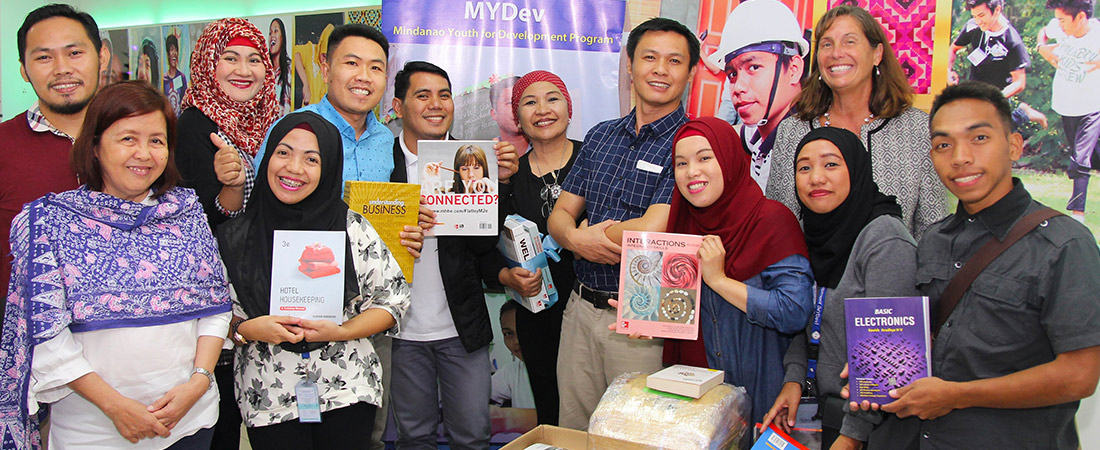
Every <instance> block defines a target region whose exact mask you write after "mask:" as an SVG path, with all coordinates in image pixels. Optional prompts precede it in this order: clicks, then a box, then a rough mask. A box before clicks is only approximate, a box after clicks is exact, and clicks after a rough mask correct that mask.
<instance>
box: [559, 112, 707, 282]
mask: <svg viewBox="0 0 1100 450" xmlns="http://www.w3.org/2000/svg"><path fill="white" fill-rule="evenodd" d="M635 114H636V111H631V112H630V114H627V115H626V117H623V118H620V119H614V120H608V121H605V122H601V123H599V124H598V125H596V126H595V127H592V129H591V130H589V131H588V135H587V136H586V137H585V139H584V145H583V146H581V150H580V154H579V155H578V156H577V161H576V162H575V163H574V166H573V169H572V170H570V171H569V175H568V176H567V177H566V179H565V184H564V185H563V186H562V189H563V190H565V191H568V192H570V193H573V194H576V195H579V196H581V197H584V206H585V210H587V211H588V223H590V224H597V223H600V222H603V221H605V220H619V221H623V220H630V219H636V218H638V217H641V216H642V214H644V213H645V211H646V209H647V208H649V206H650V205H654V204H658V203H666V204H667V203H668V202H669V201H670V200H671V198H672V190H673V189H675V186H676V182H675V179H674V178H673V176H672V138H673V137H674V136H675V134H676V130H677V129H679V128H680V126H681V125H683V124H685V123H687V121H688V117H687V114H685V113H684V108H683V106H681V107H679V108H677V109H676V111H673V112H672V113H669V114H668V115H666V116H664V117H662V118H660V119H657V120H656V121H654V122H652V123H648V124H646V125H643V126H642V128H641V131H640V132H638V133H635V132H634V125H635V123H636V122H635V121H636V116H635ZM573 268H574V270H575V271H576V272H577V279H578V280H580V282H582V283H584V284H585V285H586V286H588V287H590V288H593V289H599V290H603V291H610V292H616V291H618V290H619V264H615V265H608V264H598V263H594V262H591V261H588V260H584V259H578V260H576V261H575V262H574V263H573Z"/></svg>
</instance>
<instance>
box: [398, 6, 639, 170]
mask: <svg viewBox="0 0 1100 450" xmlns="http://www.w3.org/2000/svg"><path fill="white" fill-rule="evenodd" d="M625 5H626V2H625V1H623V0H527V1H524V0H513V1H455V0H384V1H383V2H382V30H383V31H384V32H385V33H386V37H387V38H389V40H390V44H391V45H390V70H389V73H390V77H391V79H392V77H393V75H394V74H396V73H397V71H398V70H399V69H400V68H401V66H403V65H404V64H405V62H407V61H415V60H424V61H429V62H432V63H434V64H436V65H439V66H440V67H442V68H443V69H444V70H446V71H447V73H448V74H449V76H450V78H451V86H452V90H453V92H454V99H455V126H454V128H453V134H454V135H455V136H456V137H458V138H461V139H490V138H495V137H503V136H505V135H506V134H507V133H508V131H509V130H508V129H507V127H509V126H510V124H509V123H508V122H509V121H510V120H511V116H512V114H511V110H510V98H507V99H505V97H510V94H511V89H510V87H507V88H504V87H503V86H505V85H507V86H510V84H511V83H510V81H512V80H510V79H512V78H513V77H519V76H522V75H524V74H526V73H527V72H530V71H532V70H536V69H542V70H548V71H550V72H553V73H555V74H557V75H558V76H560V77H561V78H562V80H564V81H565V84H566V86H567V87H568V88H569V93H570V95H571V97H572V99H573V120H572V122H571V124H570V127H569V136H570V137H572V138H575V139H581V138H583V137H584V133H585V132H586V131H588V129H589V128H591V127H592V126H593V125H595V124H596V123H598V122H600V121H603V120H607V119H610V118H614V117H616V116H617V115H618V104H619V103H618V102H619V99H618V91H617V88H618V71H619V49H620V47H621V46H622V44H623V22H624V13H625ZM502 81H503V82H504V84H502V85H501V86H502V87H498V88H496V89H491V87H492V85H494V84H496V83H499V82H502ZM490 91H493V92H492V93H493V95H492V98H490V97H491V95H490ZM498 93H499V94H502V95H496V94H498ZM391 95H392V94H391ZM493 100H497V102H496V104H494V102H493ZM384 106H387V107H388V106H390V105H388V104H385V105H384ZM505 112H506V113H507V114H504V113H505ZM505 116H506V117H505ZM494 118H496V119H497V120H494ZM521 151H522V150H521Z"/></svg>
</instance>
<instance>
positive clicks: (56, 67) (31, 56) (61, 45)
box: [0, 4, 110, 311]
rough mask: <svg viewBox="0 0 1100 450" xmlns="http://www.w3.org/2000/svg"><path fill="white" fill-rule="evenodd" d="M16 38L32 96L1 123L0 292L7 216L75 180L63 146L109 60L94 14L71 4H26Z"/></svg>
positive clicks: (7, 262)
mask: <svg viewBox="0 0 1100 450" xmlns="http://www.w3.org/2000/svg"><path fill="white" fill-rule="evenodd" d="M17 39H18V46H19V62H20V67H19V71H20V73H21V74H22V75H23V80H25V81H27V82H28V83H30V84H31V87H32V88H34V94H35V95H36V96H37V97H38V102H37V103H36V104H35V105H34V106H32V107H31V108H30V109H29V110H27V112H26V113H24V114H17V115H16V116H15V117H13V118H12V119H11V120H8V121H6V122H4V123H2V124H0V137H2V138H3V144H0V155H2V156H0V230H2V231H0V252H2V253H0V254H2V261H3V263H2V264H0V294H3V296H4V298H6V297H7V292H8V277H9V276H10V275H11V256H10V255H11V248H10V247H9V243H8V233H9V229H10V228H11V221H12V219H13V218H14V217H15V215H16V214H18V213H19V211H20V210H22V208H23V204H24V203H28V202H30V201H32V200H34V199H37V198H38V197H41V196H42V195H44V194H46V193H47V192H62V191H67V190H69V189H75V188H76V187H77V186H79V185H80V182H79V180H77V178H76V174H75V173H74V172H73V170H72V168H71V167H70V165H69V152H70V151H71V150H72V147H73V140H74V138H75V136H76V135H78V134H80V126H81V124H83V122H84V112H85V111H86V110H87V106H88V103H89V102H91V100H92V96H94V95H95V93H96V91H97V90H98V89H99V73H100V71H103V70H106V69H107V63H108V62H109V60H110V55H109V54H108V52H107V51H106V49H103V48H101V42H100V38H99V27H98V26H97V25H96V23H95V20H94V19H92V16H90V15H88V14H87V13H84V12H80V11H77V10H75V9H73V7H71V6H69V5H60V4H53V5H47V6H43V7H41V8H38V9H36V10H34V11H32V12H31V13H30V14H28V15H27V18H26V19H25V20H24V21H23V26H21V27H19V32H18V36H17ZM2 310H3V307H2V306H0V311H2Z"/></svg>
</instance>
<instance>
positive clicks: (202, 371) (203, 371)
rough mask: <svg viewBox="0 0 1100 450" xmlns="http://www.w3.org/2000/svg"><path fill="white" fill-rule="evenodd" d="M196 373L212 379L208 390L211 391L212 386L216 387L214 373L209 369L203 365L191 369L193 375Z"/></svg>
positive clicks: (207, 387)
mask: <svg viewBox="0 0 1100 450" xmlns="http://www.w3.org/2000/svg"><path fill="white" fill-rule="evenodd" d="M196 373H198V374H202V375H203V376H205V377H206V379H208V380H210V384H209V385H207V386H206V390H208V391H209V390H210V388H213V387H214V374H212V373H210V371H209V370H206V369H203V368H202V367H196V368H195V370H192V371H191V375H192V376H194V375H195V374H196Z"/></svg>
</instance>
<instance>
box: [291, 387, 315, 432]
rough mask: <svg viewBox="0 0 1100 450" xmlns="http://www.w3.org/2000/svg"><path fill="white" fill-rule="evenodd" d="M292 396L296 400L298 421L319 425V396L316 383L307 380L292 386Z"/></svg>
mask: <svg viewBox="0 0 1100 450" xmlns="http://www.w3.org/2000/svg"><path fill="white" fill-rule="evenodd" d="M294 395H295V396H296V397H297V398H298V421H299V422H302V423H321V396H320V392H319V391H318V389H317V383H314V382H312V381H309V380H302V381H299V382H298V384H296V385H294Z"/></svg>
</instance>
